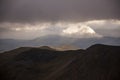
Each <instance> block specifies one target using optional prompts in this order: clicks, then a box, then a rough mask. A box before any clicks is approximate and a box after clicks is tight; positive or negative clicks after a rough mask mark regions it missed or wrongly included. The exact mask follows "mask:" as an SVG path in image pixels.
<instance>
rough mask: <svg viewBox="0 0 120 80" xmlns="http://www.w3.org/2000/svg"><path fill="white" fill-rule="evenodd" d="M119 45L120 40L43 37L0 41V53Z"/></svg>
mask: <svg viewBox="0 0 120 80" xmlns="http://www.w3.org/2000/svg"><path fill="white" fill-rule="evenodd" d="M98 43H99V44H106V45H119V46H120V38H113V37H103V38H70V37H63V36H55V35H53V36H44V37H40V38H36V39H33V40H13V39H0V51H1V52H2V51H6V50H12V49H15V48H18V47H21V46H22V47H26V46H31V47H36V46H44V45H47V46H56V47H57V46H58V47H59V46H65V45H70V46H74V47H78V48H87V47H89V46H90V45H93V44H98Z"/></svg>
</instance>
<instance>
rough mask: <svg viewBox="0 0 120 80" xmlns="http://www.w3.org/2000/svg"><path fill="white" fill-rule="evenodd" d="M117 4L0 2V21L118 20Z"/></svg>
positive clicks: (110, 0)
mask: <svg viewBox="0 0 120 80" xmlns="http://www.w3.org/2000/svg"><path fill="white" fill-rule="evenodd" d="M119 3H120V1H119V0H0V21H1V22H4V21H5V22H35V21H40V22H56V21H72V22H73V21H86V20H87V21H88V20H94V19H120V15H119V14H120V9H119V8H120V5H119Z"/></svg>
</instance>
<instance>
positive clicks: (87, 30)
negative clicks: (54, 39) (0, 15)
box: [0, 20, 120, 39]
mask: <svg viewBox="0 0 120 80" xmlns="http://www.w3.org/2000/svg"><path fill="white" fill-rule="evenodd" d="M119 34H120V21H119V20H92V21H85V22H57V23H50V22H44V23H39V22H36V23H8V22H6V23H5V22H4V23H1V24H0V38H12V39H34V38H37V37H41V36H47V35H59V36H65V37H73V38H91V37H104V36H107V37H120V35H119Z"/></svg>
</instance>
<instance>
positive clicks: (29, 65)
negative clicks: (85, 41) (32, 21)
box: [0, 44, 120, 80]
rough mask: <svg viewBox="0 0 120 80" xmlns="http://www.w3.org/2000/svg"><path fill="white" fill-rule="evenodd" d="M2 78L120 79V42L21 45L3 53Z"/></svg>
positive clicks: (1, 58) (0, 79)
mask: <svg viewBox="0 0 120 80" xmlns="http://www.w3.org/2000/svg"><path fill="white" fill-rule="evenodd" d="M0 80H120V46H110V45H109V46H108V45H103V44H95V45H93V46H90V47H89V48H87V49H85V50H83V49H78V50H68V51H58V50H56V49H53V48H51V47H48V46H42V47H37V48H35V47H20V48H17V49H14V50H11V51H6V52H4V53H1V54H0Z"/></svg>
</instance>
